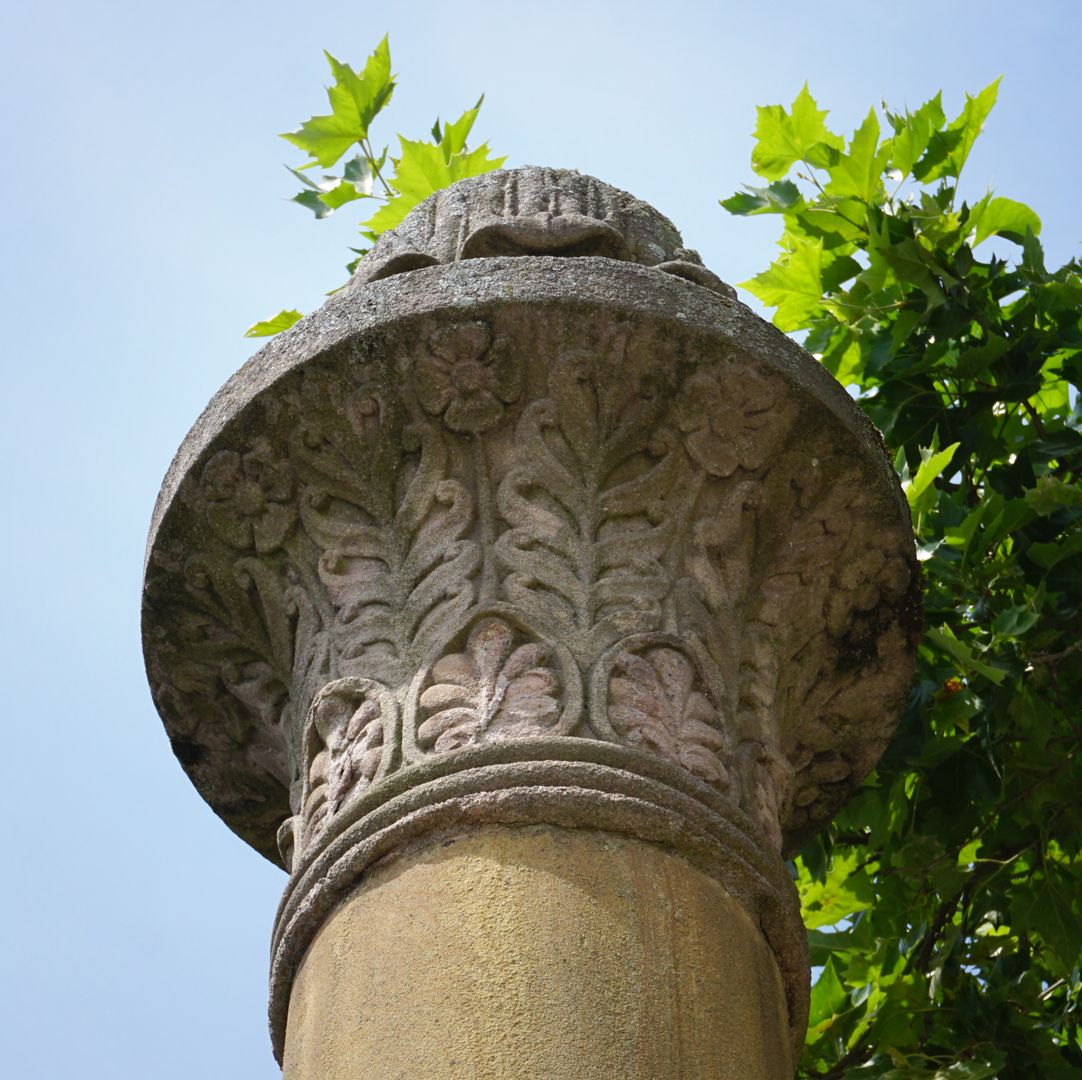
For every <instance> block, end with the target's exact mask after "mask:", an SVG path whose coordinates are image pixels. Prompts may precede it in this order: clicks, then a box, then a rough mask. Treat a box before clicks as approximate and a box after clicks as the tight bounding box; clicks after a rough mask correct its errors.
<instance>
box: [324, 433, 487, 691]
mask: <svg viewBox="0 0 1082 1080" xmlns="http://www.w3.org/2000/svg"><path fill="white" fill-rule="evenodd" d="M412 434H415V435H417V436H418V437H419V441H420V461H419V463H418V464H417V467H416V469H415V470H414V471H413V473H412V475H411V476H410V477H409V479H408V481H407V482H406V487H405V491H404V493H403V494H402V498H401V501H400V502H399V503H398V506H397V509H395V511H394V512H393V514H390V515H389V516H388V517H386V518H384V519H382V520H379V521H375V522H371V523H369V522H366V521H364V520H362V519H361V518H360V516H359V515H358V514H357V512H356V510H355V509H351V507H350V506H349V505H348V504H345V503H344V502H342V501H340V500H334V501H332V502H330V503H329V504H328V505H327V506H324V507H320V506H318V505H316V503H315V501H308V502H307V503H306V504H305V507H304V510H303V522H304V526H305V529H306V530H307V531H308V533H309V535H311V536H312V538H313V539H314V540H315V541H316V543H317V544H319V546H320V547H322V548H323V555H322V557H321V558H320V560H319V576H320V579H321V580H322V581H323V583H324V585H326V587H327V590H328V592H329V594H330V598H331V602H332V603H333V605H334V607H335V608H336V609H337V622H338V624H339V626H340V628H341V629H342V630H343V631H344V634H345V638H346V643H345V644H344V646H343V649H342V660H343V665H342V670H343V671H348V670H350V665H349V663H348V662H349V661H359V660H363V661H364V668H365V671H366V673H372V674H376V675H379V677H381V678H384V679H387V680H392V679H395V678H401V677H402V676H403V675H404V674H405V673H406V672H408V669H409V667H410V665H411V661H415V660H416V658H417V657H419V656H420V655H422V654H423V653H424V652H426V651H427V650H428V649H429V648H430V647H431V644H432V642H433V641H434V640H435V639H436V638H437V637H438V636H439V635H440V634H442V633H444V632H445V630H446V628H447V627H448V626H450V625H451V624H452V623H453V622H454V621H455V620H456V619H458V618H460V617H461V616H462V615H464V614H465V612H466V610H467V609H468V608H469V606H470V605H471V604H472V602H473V599H474V592H475V585H474V580H473V579H474V576H475V574H476V573H477V569H478V567H479V566H480V552H479V549H478V546H477V544H476V543H475V542H474V541H472V540H467V539H465V535H466V533H467V531H468V529H469V527H470V525H471V524H472V521H473V500H472V498H471V496H470V493H469V492H468V491H467V490H466V488H465V487H464V486H463V485H462V484H460V483H459V482H458V481H456V480H450V479H447V478H446V464H447V462H446V457H447V455H446V449H445V447H444V445H443V443H442V441H441V437H440V436H439V435H438V433H436V432H435V431H434V430H433V429H431V428H425V429H422V430H419V431H415V432H413V433H412Z"/></svg>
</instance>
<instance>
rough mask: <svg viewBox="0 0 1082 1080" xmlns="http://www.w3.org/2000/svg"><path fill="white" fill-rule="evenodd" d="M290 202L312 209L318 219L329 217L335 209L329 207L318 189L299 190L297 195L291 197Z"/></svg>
mask: <svg viewBox="0 0 1082 1080" xmlns="http://www.w3.org/2000/svg"><path fill="white" fill-rule="evenodd" d="M290 202H295V203H296V204H297V205H298V206H303V207H304V208H305V210H311V211H312V213H313V214H315V215H316V219H317V220H319V219H321V218H325V217H327V215H328V214H331V213H333V209H332V208H331V207H329V206H328V205H327V204H326V203H325V202H323V200H322V199H320V197H319V192H318V191H307V190H306V191H298V192H297V194H296V195H294V196H293V198H292V199H290Z"/></svg>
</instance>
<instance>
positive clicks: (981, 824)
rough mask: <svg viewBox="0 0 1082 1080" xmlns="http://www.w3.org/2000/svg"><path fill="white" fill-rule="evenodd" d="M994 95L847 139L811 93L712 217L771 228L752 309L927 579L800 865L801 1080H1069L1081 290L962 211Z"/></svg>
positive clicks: (986, 198) (1012, 225)
mask: <svg viewBox="0 0 1082 1080" xmlns="http://www.w3.org/2000/svg"><path fill="white" fill-rule="evenodd" d="M997 89H998V81H997V83H993V84H992V85H991V86H988V87H986V88H985V89H984V90H982V91H981V92H980V93H978V94H976V95H975V96H971V97H970V96H967V98H966V102H965V107H964V108H963V109H962V112H961V114H960V115H959V116H957V117H956V118H954V119H953V120H949V121H948V119H947V117H946V115H945V114H944V112H943V106H942V101H941V97H940V95H936V96H935V97H934V98H932V100H930V101H928V102H926V103H925V104H924V105H922V106H921V107H920V108H919V109H917V110H915V111H913V112H910V111H905V112H900V113H894V112H891V111H890V110H889V109H887V108H886V107H884V117H885V127H884V126H881V123H880V120H879V118H878V116H877V115H876V112H875V111H874V110H872V111H870V112H869V113H868V115H867V116H866V117H865V119H864V120H863V122H862V123H861V124H860V126H859V127H858V128H857V130H856V131H855V132H854V133H853V135H852V136H851V137H850V138H849V139H848V140H845V139H843V138H842V137H841V136H840V135H837V134H835V133H834V132H832V131H831V130H830V129H829V128H828V127H827V124H826V116H827V114H826V113H825V112H824V111H822V110H820V109H819V108H818V106H817V104H816V102H815V101H814V99H813V98H812V97H811V95H810V94H809V93H808V90H807V87H805V88H804V89H803V90H802V91H801V92H800V94H799V95H798V96H797V98H796V100H795V101H794V102H793V105H792V107H791V108H790V109H784V108H782V107H781V106H777V105H772V106H767V107H765V108H760V109H759V110H758V123H757V125H756V129H755V139H756V142H755V146H754V149H753V151H752V168H753V169H754V171H755V172H756V173H757V174H758V175H759V176H760V177H761V178H762V180H763V181H765V184H763V185H762V186H755V187H749V188H746V189H745V190H744V191H742V192H740V193H738V194H736V195H734V196H732V198H729V199H726V200H724V202H723V203H722V205H723V206H724V207H725V208H726V209H728V210H729V211H730V212H732V213H734V214H743V215H747V214H774V215H777V216H779V217H780V218H781V223H782V226H783V231H782V235H781V239H780V241H779V243H780V249H781V250H780V253H779V255H778V257H777V258H776V259H775V260H774V262H773V263H772V264H771V265H770V266H769V267H768V268H767V269H766V270H764V271H763V273H761V274H759V275H758V276H757V277H755V278H753V279H752V280H751V281H748V282H746V283H745V287H746V288H747V289H749V290H750V291H751V292H752V293H753V294H754V295H755V296H757V297H758V298H759V299H760V300H762V301H763V302H764V303H765V304H767V305H769V306H770V307H771V308H773V318H774V322H775V323H776V324H777V325H778V326H779V327H780V328H781V329H783V330H785V331H789V332H800V333H803V334H805V340H804V343H805V345H806V347H807V348H809V349H810V350H811V351H812V352H813V353H815V355H817V356H818V357H820V358H821V359H822V362H823V364H825V365H826V367H827V368H828V369H829V370H830V371H831V372H832V373H833V374H834V375H835V376H836V377H837V378H838V379H839V380H840V381H841V382H842V383H843V384H845V385H846V386H848V387H849V389H850V392H851V393H853V394H854V396H855V397H856V399H857V401H858V402H859V404H860V405H861V407H862V408H863V409H864V410H865V412H866V413H867V414H868V416H869V417H870V418H871V420H872V421H873V423H875V425H876V426H877V427H878V428H879V429H880V431H882V432H883V435H884V437H885V438H886V440H887V443H888V445H889V446H890V447H891V448H892V450H893V451H894V452H896V454H897V456H896V459H895V463H896V467H897V469H898V471H899V473H900V475H901V478H902V482H903V486H904V488H905V491H906V494H907V497H908V499H909V504H910V507H911V510H912V513H913V525H914V529H915V531H916V535H917V544H918V553H919V557H920V559H921V561H922V565H923V569H924V575H925V598H926V605H927V629H926V632H925V637H924V641H923V643H922V644H921V646H920V654H919V668H918V675H917V680H916V684H915V686H914V688H913V692H912V695H911V698H910V701H909V705H908V708H907V710H906V712H905V715H904V717H903V719H902V722H901V726H900V729H899V731H898V734H897V737H896V738H895V739H894V742H893V744H892V745H891V747H890V748H889V750H888V751H887V754H886V756H885V757H884V759H883V761H882V762H881V763H880V765H879V768H878V769H877V770H876V771H875V773H874V774H873V775H872V776H871V777H869V779H868V781H867V783H866V784H865V785H864V787H863V789H862V790H861V791H860V792H859V793H858V795H857V796H856V797H855V798H854V799H853V801H852V802H851V803H850V804H849V805H848V806H847V807H846V809H845V810H844V811H843V812H842V813H841V814H840V815H839V816H838V818H837V819H836V821H835V822H834V823H833V824H832V825H831V826H830V828H829V829H828V830H827V831H826V832H825V833H824V834H823V835H822V836H821V837H819V838H818V839H817V840H816V841H815V842H814V843H812V844H811V845H809V847H808V848H807V849H806V850H805V851H804V852H803V853H802V854H801V856H800V857H799V858H798V859H797V860H796V862H795V866H794V871H795V874H796V880H797V886H798V888H799V890H800V895H801V901H802V906H803V910H804V916H805V920H806V922H807V925H808V928H809V932H810V938H811V948H812V957H813V963H814V964H815V965H816V966H817V967H818V968H819V969H821V970H820V973H819V977H818V979H817V981H816V983H815V986H814V988H813V993H812V1017H811V1027H810V1030H809V1033H808V1040H807V1045H806V1047H805V1053H804V1058H803V1061H802V1064H801V1070H802V1075H803V1076H805V1077H831V1078H835V1077H839V1078H840V1077H850V1078H853V1080H856V1078H858V1077H859V1078H872V1077H879V1078H890V1080H903V1078H910V1077H913V1078H916V1077H926V1078H927V1077H935V1078H943V1080H947V1078H950V1080H963V1078H965V1080H978V1078H981V1077H1001V1078H1003V1080H1013V1078H1015V1077H1019V1078H1022V1077H1024V1078H1027V1080H1029V1078H1033V1077H1041V1078H1044V1080H1057V1078H1064V1080H1065V1078H1067V1077H1077V1076H1079V1075H1082V1026H1080V1022H1079V1021H1080V1016H1079V994H1080V990H1082V986H1080V972H1079V965H1080V957H1082V853H1080V847H1079V845H1080V840H1082V795H1080V792H1079V786H1080V783H1082V774H1080V771H1079V768H1078V751H1079V743H1080V740H1082V719H1080V716H1082V710H1080V707H1079V699H1080V695H1082V621H1080V617H1079V605H1080V603H1082V483H1080V479H1079V475H1080V471H1082V413H1080V409H1079V401H1078V386H1079V382H1080V380H1082V273H1080V269H1082V268H1080V265H1079V262H1078V260H1077V259H1075V260H1072V261H1071V262H1069V263H1067V264H1066V265H1065V266H1062V267H1060V268H1059V269H1057V270H1049V269H1047V268H1046V265H1045V259H1044V253H1043V250H1042V246H1041V243H1040V241H1039V239H1038V236H1039V233H1040V229H1041V222H1040V219H1039V218H1038V216H1037V215H1036V214H1035V213H1034V212H1033V210H1031V209H1030V208H1029V207H1028V206H1025V205H1023V204H1022V203H1020V202H1016V201H1014V200H1012V199H1008V198H1003V197H998V196H995V195H993V194H992V193H988V194H985V195H983V196H982V197H980V198H977V199H975V200H973V201H972V202H968V201H963V200H962V199H961V196H960V194H959V177H960V175H961V173H962V169H963V166H964V165H965V162H966V159H967V157H968V156H969V153H970V151H971V149H972V147H973V144H974V141H975V140H976V138H977V137H978V135H979V134H980V132H981V128H982V126H983V124H984V122H985V120H986V118H987V117H988V114H989V112H990V110H991V109H992V107H993V105H994V103H995V100H996V93H997Z"/></svg>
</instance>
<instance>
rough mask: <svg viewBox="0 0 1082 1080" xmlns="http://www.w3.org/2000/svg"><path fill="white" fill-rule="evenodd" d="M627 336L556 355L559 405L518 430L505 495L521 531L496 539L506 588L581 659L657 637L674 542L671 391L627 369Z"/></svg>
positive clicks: (536, 412) (526, 417)
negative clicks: (659, 449) (662, 420)
mask: <svg viewBox="0 0 1082 1080" xmlns="http://www.w3.org/2000/svg"><path fill="white" fill-rule="evenodd" d="M626 352H627V339H626V335H624V334H622V333H613V334H611V335H610V336H609V337H608V338H607V339H606V340H605V341H603V342H602V344H601V346H599V348H598V349H597V350H596V351H592V352H591V351H583V350H579V351H574V352H568V353H565V354H563V355H562V356H560V357H558V358H557V360H556V361H555V363H554V364H553V367H552V369H551V371H550V375H549V389H550V392H551V394H552V400H543V401H539V402H536V403H535V404H533V405H531V406H530V407H528V408H527V409H526V410H525V412H524V413H523V416H522V418H521V420H520V422H519V427H518V431H517V438H516V445H517V447H518V461H519V462H520V464H518V465H517V466H516V467H514V468H512V469H511V470H510V471H509V472H508V473H507V474H506V476H505V477H504V479H503V481H502V482H501V484H500V487H499V490H498V493H497V503H498V506H499V509H500V512H501V514H502V515H503V516H504V518H505V519H506V520H507V521H508V522H509V524H510V525H511V528H510V529H508V530H507V531H506V532H504V533H503V534H502V535H501V536H500V537H499V539H498V540H497V542H496V552H497V556H498V558H499V560H500V563H501V564H502V566H503V567H504V568H505V570H506V571H507V576H506V577H505V579H504V590H505V592H506V595H507V597H508V599H510V600H511V601H513V602H514V603H515V604H516V605H518V606H519V607H520V608H522V609H523V610H524V611H525V612H526V613H527V614H528V615H529V616H530V618H531V619H532V620H533V621H535V622H536V623H537V624H538V625H541V626H544V627H546V628H547V629H549V630H550V631H551V632H552V633H553V634H557V635H559V636H560V637H561V638H562V639H563V640H564V641H566V642H567V644H568V646H569V647H570V648H571V650H572V652H574V653H576V655H577V657H578V659H579V660H580V662H582V663H586V664H588V663H591V662H592V661H593V660H594V659H596V657H597V656H598V655H599V654H600V652H602V651H603V650H604V649H605V648H606V647H607V646H609V645H611V644H612V643H613V642H615V641H617V640H619V639H620V638H621V637H624V636H626V635H628V634H630V633H638V632H644V631H648V630H653V629H656V628H657V626H658V623H659V621H660V618H661V599H662V597H663V596H664V595H665V593H666V591H667V589H668V576H667V574H666V572H665V570H664V567H663V566H662V563H661V559H662V556H663V555H664V552H665V550H666V548H667V546H668V543H669V540H670V537H671V528H670V527H669V525H668V524H667V515H666V513H665V500H666V498H667V497H669V496H670V495H671V492H672V489H673V486H674V480H675V475H676V474H675V471H674V469H675V457H676V456H675V454H672V453H665V454H664V455H663V456H661V458H660V460H658V459H657V458H656V457H651V456H650V455H649V454H648V453H647V450H648V447H649V446H650V444H651V443H652V442H653V444H654V445H655V446H657V445H660V443H661V440H658V439H657V421H658V418H659V416H660V413H661V409H662V404H661V402H662V399H663V397H664V395H663V394H659V393H658V392H657V387H656V386H655V385H654V384H653V381H652V380H655V379H660V378H661V376H660V375H658V374H657V373H654V372H647V373H646V374H641V373H640V374H635V373H634V372H632V371H629V370H628V364H627V363H626V362H625V360H626Z"/></svg>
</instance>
